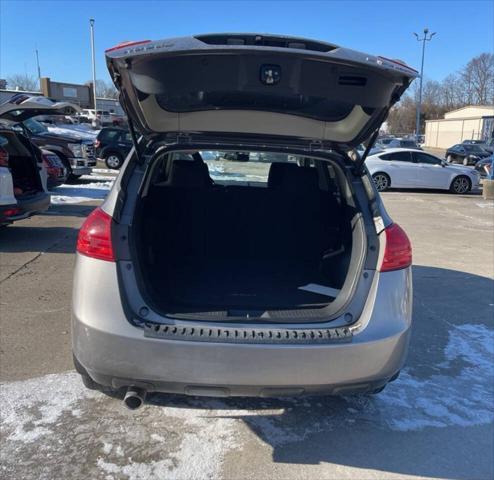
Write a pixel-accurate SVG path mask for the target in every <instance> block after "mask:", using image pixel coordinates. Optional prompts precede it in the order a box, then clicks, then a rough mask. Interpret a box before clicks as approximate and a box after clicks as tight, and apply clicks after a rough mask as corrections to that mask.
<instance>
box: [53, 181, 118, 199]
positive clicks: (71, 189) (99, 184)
mask: <svg viewBox="0 0 494 480" xmlns="http://www.w3.org/2000/svg"><path fill="white" fill-rule="evenodd" d="M114 179H115V177H98V176H92V175H87V176H83V177H81V180H86V181H88V180H89V183H80V184H74V185H67V184H64V185H60V186H59V187H56V188H55V189H54V190H53V191H51V192H50V194H51V203H52V204H55V205H60V204H62V205H63V204H74V203H82V202H90V201H93V200H103V199H105V198H106V196H107V195H108V192H109V191H110V188H111V187H112V185H113V182H114ZM98 180H99V181H98Z"/></svg>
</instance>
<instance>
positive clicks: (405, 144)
mask: <svg viewBox="0 0 494 480" xmlns="http://www.w3.org/2000/svg"><path fill="white" fill-rule="evenodd" d="M400 143H401V146H402V147H403V148H417V144H416V143H415V142H414V141H413V140H402V141H401V142H400Z"/></svg>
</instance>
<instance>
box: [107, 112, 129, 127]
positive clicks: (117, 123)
mask: <svg viewBox="0 0 494 480" xmlns="http://www.w3.org/2000/svg"><path fill="white" fill-rule="evenodd" d="M110 117H111V124H112V125H113V126H114V127H122V128H126V127H127V119H126V118H125V116H124V115H118V114H117V113H113V112H110Z"/></svg>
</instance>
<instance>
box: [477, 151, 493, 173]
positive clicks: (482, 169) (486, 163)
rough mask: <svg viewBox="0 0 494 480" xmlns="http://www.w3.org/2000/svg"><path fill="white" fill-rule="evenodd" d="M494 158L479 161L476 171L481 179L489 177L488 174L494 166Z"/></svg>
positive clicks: (491, 156)
mask: <svg viewBox="0 0 494 480" xmlns="http://www.w3.org/2000/svg"><path fill="white" fill-rule="evenodd" d="M493 157H494V155H490V156H489V157H485V158H483V159H482V160H479V161H478V162H477V163H476V164H475V170H477V172H479V175H480V176H481V177H487V172H488V170H489V168H490V166H491V164H492V159H493Z"/></svg>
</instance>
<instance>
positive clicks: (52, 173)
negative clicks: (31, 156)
mask: <svg viewBox="0 0 494 480" xmlns="http://www.w3.org/2000/svg"><path fill="white" fill-rule="evenodd" d="M41 158H42V159H43V165H44V167H45V169H46V173H47V175H48V178H47V186H48V189H49V190H51V189H52V188H55V187H58V186H60V185H62V184H63V183H65V182H66V181H67V179H68V176H69V172H68V171H67V169H66V168H65V167H64V165H63V163H62V161H61V160H60V157H59V156H58V155H57V154H56V153H54V152H50V151H49V150H44V149H41Z"/></svg>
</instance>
